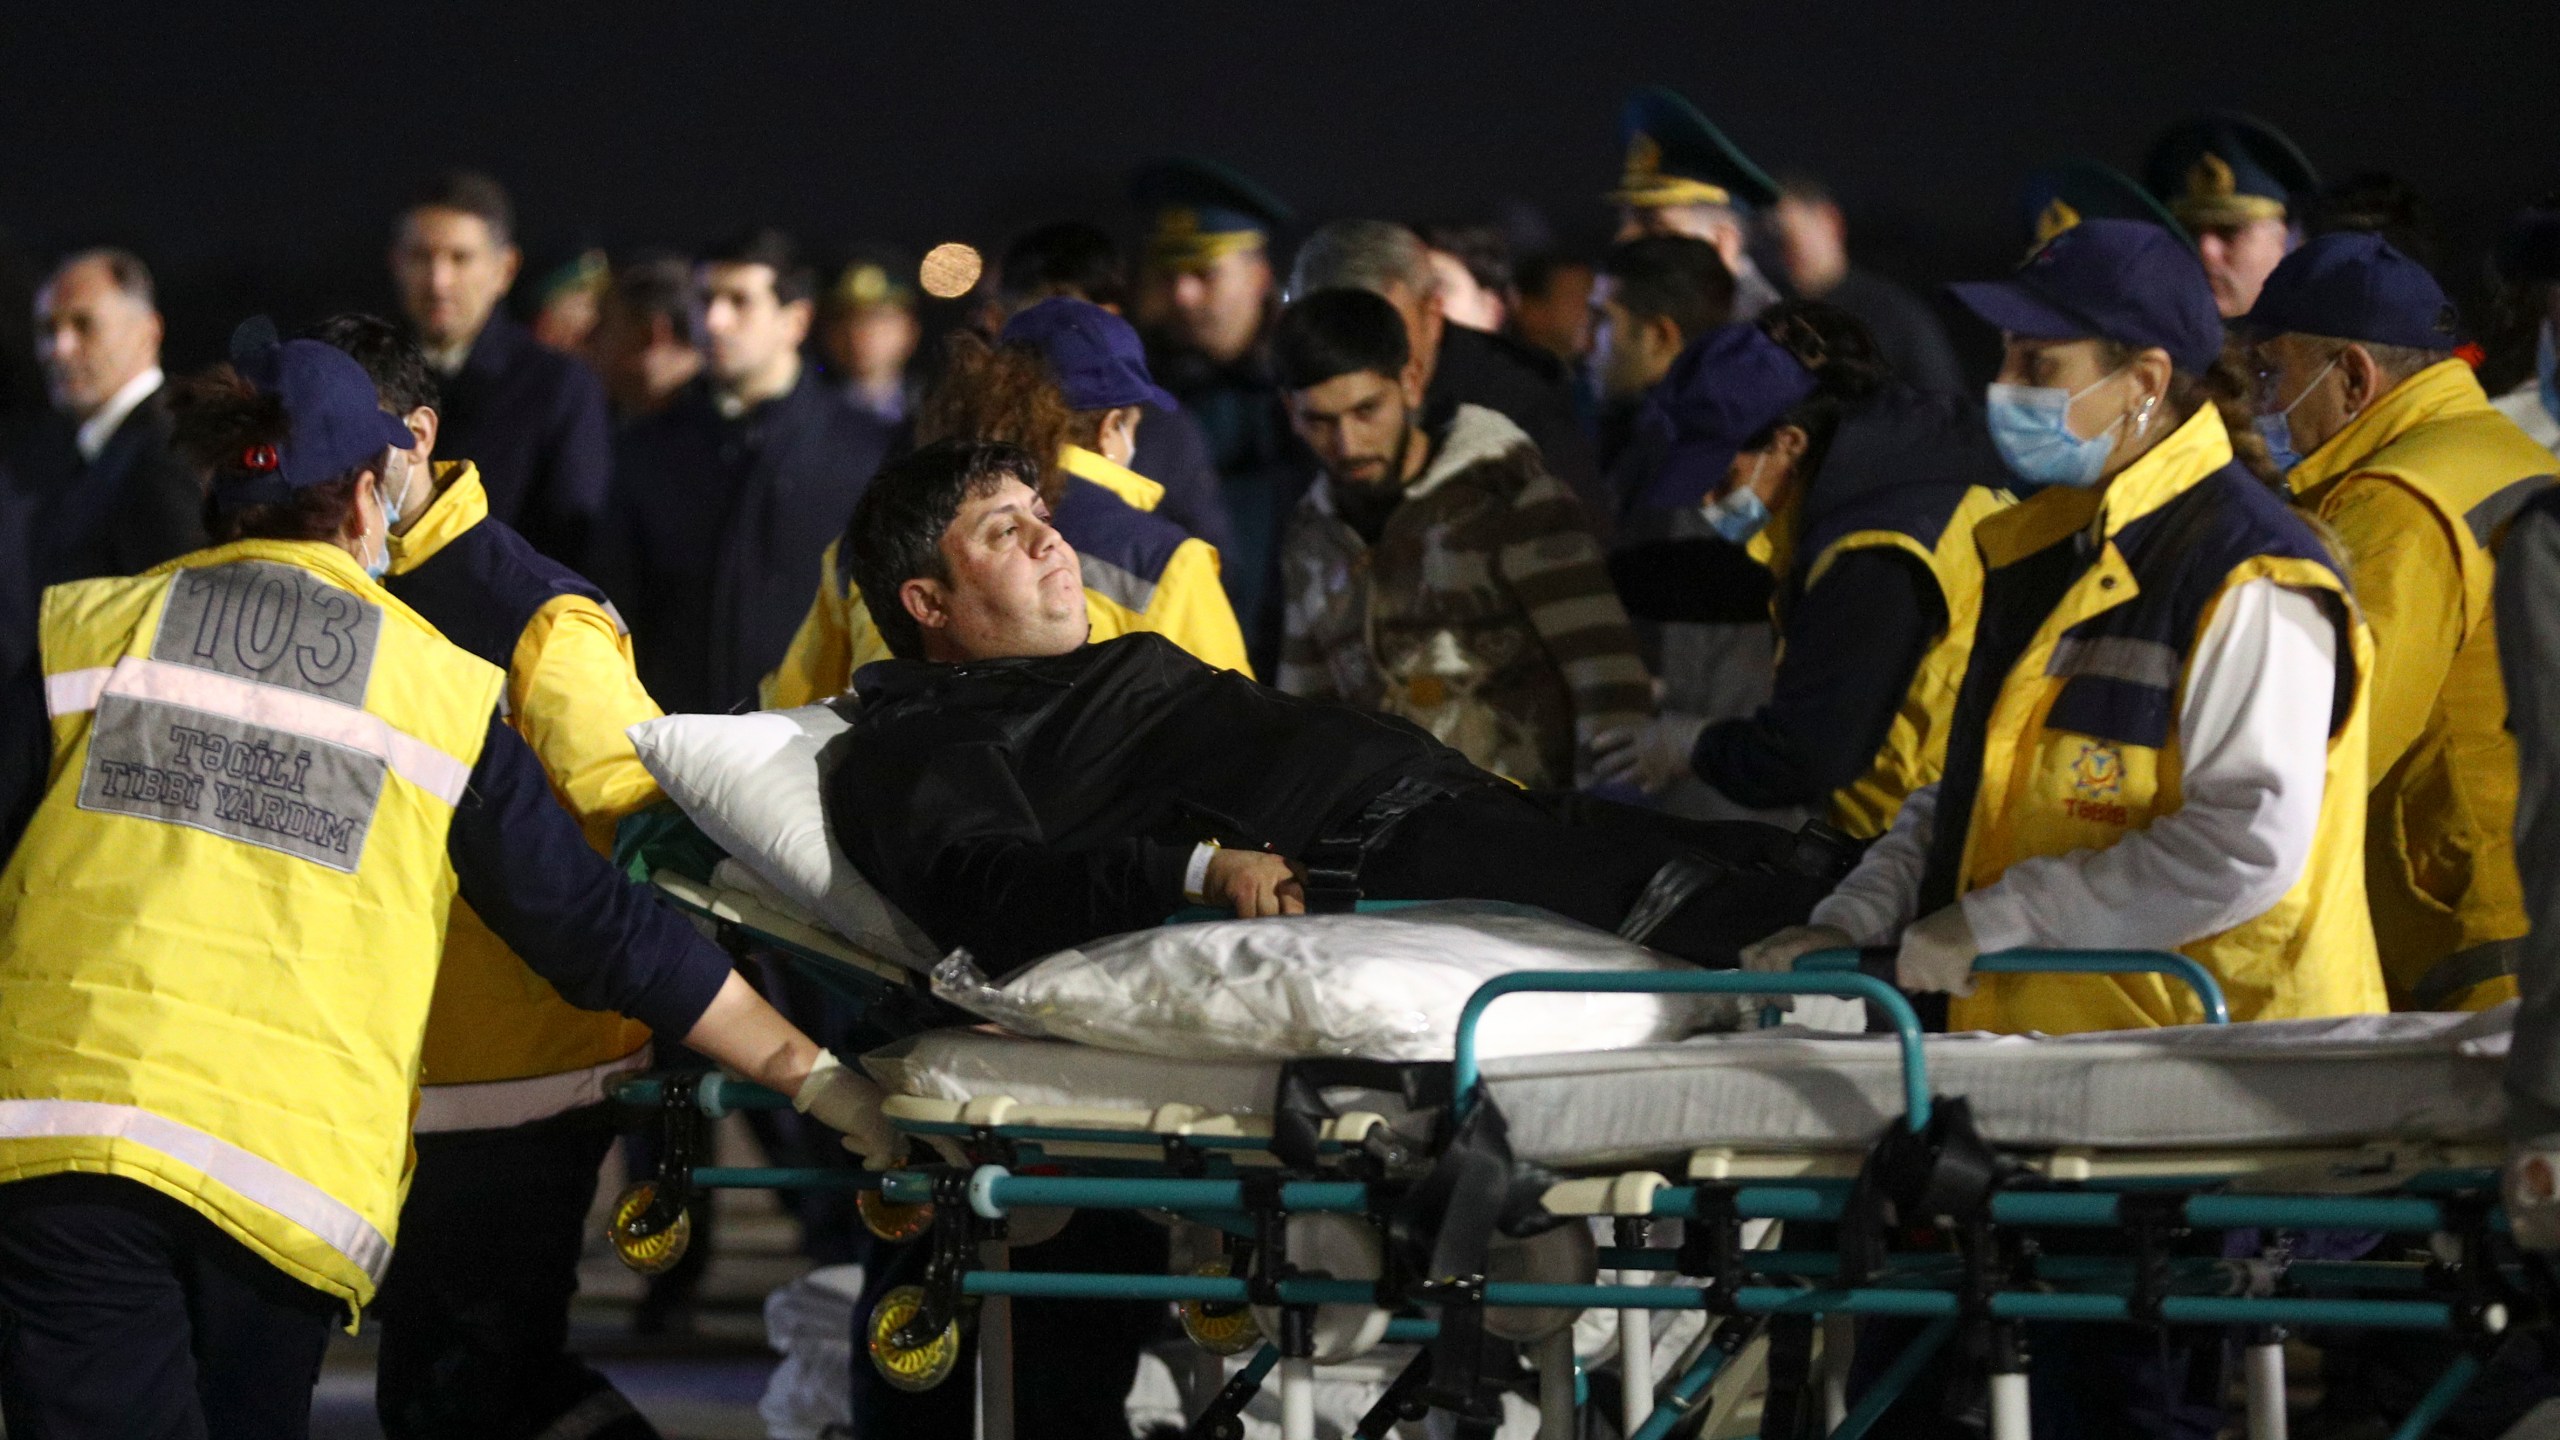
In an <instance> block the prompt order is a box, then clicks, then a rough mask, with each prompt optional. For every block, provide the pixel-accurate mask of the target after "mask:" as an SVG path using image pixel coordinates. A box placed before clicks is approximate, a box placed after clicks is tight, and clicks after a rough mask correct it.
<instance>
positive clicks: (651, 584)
mask: <svg viewBox="0 0 2560 1440" xmlns="http://www.w3.org/2000/svg"><path fill="white" fill-rule="evenodd" d="M887 448H888V433H887V431H886V430H885V429H884V428H883V427H882V426H881V424H880V422H879V421H877V420H874V419H873V418H871V417H870V416H868V415H866V414H863V413H862V412H861V411H858V410H856V409H854V408H853V407H852V406H851V405H848V404H846V403H845V401H844V399H843V397H842V396H840V395H838V394H837V393H836V392H835V390H834V388H833V387H832V386H829V385H827V384H826V383H825V382H824V381H823V380H822V379H821V378H820V377H819V376H818V375H817V373H816V372H815V371H814V370H811V369H804V370H803V371H802V372H801V375H800V381H799V383H798V384H796V385H794V386H793V387H792V388H791V389H790V391H789V392H787V393H785V394H784V395H782V396H781V397H779V398H777V399H774V400H771V401H768V402H766V403H765V404H763V405H760V406H758V407H756V408H755V409H754V410H752V411H749V412H748V413H747V414H745V415H742V416H740V417H738V418H736V419H734V420H732V419H728V418H725V417H723V416H722V415H721V414H720V412H719V410H718V408H717V407H716V406H715V405H714V404H713V401H712V397H711V391H710V388H709V387H708V386H707V385H706V384H704V383H703V382H701V381H696V382H694V383H693V384H692V385H690V386H688V387H686V389H685V390H684V392H683V393H682V394H681V395H679V396H678V397H677V398H676V400H675V401H674V402H673V403H672V404H670V405H669V406H668V407H667V408H666V409H664V410H662V411H660V412H658V413H657V414H655V415H651V416H648V417H646V418H645V419H642V420H639V421H636V422H634V423H633V424H632V425H631V427H630V428H629V429H627V430H625V431H623V432H622V435H621V437H620V438H619V439H618V440H617V441H616V442H615V444H614V476H615V480H614V501H613V506H612V509H611V511H610V512H609V515H608V517H607V522H606V525H605V527H604V531H603V536H602V541H601V543H600V544H599V546H598V548H597V556H596V563H595V565H594V567H593V568H592V569H591V570H590V571H589V572H588V573H590V574H591V575H592V576H593V577H594V578H595V580H596V583H597V584H598V585H600V586H601V587H602V588H603V590H604V592H605V593H606V594H607V595H610V596H612V597H613V601H614V604H615V605H616V606H618V607H619V608H620V609H621V611H622V617H623V619H624V620H625V621H626V622H627V623H628V624H629V625H630V626H631V636H632V641H633V644H634V646H635V647H636V649H637V651H638V657H639V669H640V680H641V683H642V684H644V685H646V686H647V687H648V689H649V693H650V695H652V696H653V697H655V698H656V700H657V701H658V703H659V704H661V705H663V706H665V707H666V708H667V709H668V710H670V711H695V712H718V711H725V710H729V709H732V708H735V707H737V706H739V705H742V704H748V703H752V701H753V699H754V697H755V693H756V682H758V681H759V680H761V679H763V678H764V675H765V672H766V671H768V670H771V669H772V668H773V667H774V666H775V665H776V664H778V663H780V661H781V659H782V656H783V652H784V651H786V650H788V649H789V648H790V647H791V634H792V631H793V630H794V629H795V628H796V627H797V626H798V625H799V623H800V617H801V616H802V615H803V614H804V613H806V612H807V610H808V608H809V597H810V596H811V595H813V594H815V593H817V589H818V557H819V555H820V554H821V553H822V552H824V551H825V549H826V548H827V542H828V541H829V540H832V539H834V538H835V537H836V536H838V535H840V534H842V533H844V527H845V522H846V521H847V520H849V519H851V518H852V516H853V502H854V501H855V500H856V499H857V498H859V497H860V496H861V494H862V489H863V487H864V486H866V485H868V484H870V483H871V475H872V472H873V471H875V470H877V469H878V468H879V467H880V461H881V458H882V456H883V455H884V454H885V453H886V451H887Z"/></svg>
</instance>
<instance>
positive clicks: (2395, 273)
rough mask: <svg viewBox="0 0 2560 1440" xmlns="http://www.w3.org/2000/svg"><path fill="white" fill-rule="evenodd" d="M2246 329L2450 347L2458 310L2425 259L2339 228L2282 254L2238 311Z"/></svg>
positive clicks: (2458, 327) (2263, 334) (2458, 339)
mask: <svg viewBox="0 0 2560 1440" xmlns="http://www.w3.org/2000/svg"><path fill="white" fill-rule="evenodd" d="M2240 324H2241V325H2243V326H2245V327H2246V328H2247V330H2248V332H2249V334H2250V335H2252V336H2254V337H2256V338H2258V339H2261V340H2263V339H2266V338H2267V337H2269V336H2272V335H2325V336H2329V337H2330V338H2332V339H2337V340H2361V341H2364V342H2365V343H2366V344H2368V345H2406V346H2409V347H2411V348H2412V349H2417V350H2450V349H2452V348H2453V347H2455V346H2456V345H2459V344H2461V343H2462V322H2461V314H2460V312H2458V311H2457V310H2455V309H2454V307H2453V301H2452V300H2451V299H2450V298H2448V297H2447V296H2446V295H2445V293H2444V287H2443V286H2441V285H2439V284H2437V283H2436V277H2434V276H2433V275H2430V274H2428V273H2427V267H2426V266H2424V265H2421V264H2419V263H2418V262H2417V261H2415V260H2412V259H2410V258H2409V257H2408V256H2406V255H2403V254H2401V253H2400V252H2399V251H2397V250H2394V249H2393V248H2391V243H2390V242H2389V241H2387V240H2385V239H2383V238H2382V237H2381V236H2379V235H2375V234H2371V233H2368V232H2365V231H2357V230H2341V231H2338V232H2337V233H2335V234H2330V235H2322V236H2320V237H2318V238H2317V239H2314V240H2312V241H2310V242H2309V243H2307V244H2305V245H2304V246H2303V247H2302V248H2301V249H2299V250H2296V251H2294V252H2293V253H2292V254H2290V255H2287V256H2286V257H2284V263H2282V264H2280V265H2278V266H2276V268H2275V271H2274V273H2272V274H2270V275H2268V276H2267V283H2266V287H2265V288H2264V289H2262V290H2260V291H2259V292H2258V303H2257V304H2256V305H2254V306H2252V307H2250V310H2249V313H2248V314H2247V315H2244V316H2242V317H2241V319H2240Z"/></svg>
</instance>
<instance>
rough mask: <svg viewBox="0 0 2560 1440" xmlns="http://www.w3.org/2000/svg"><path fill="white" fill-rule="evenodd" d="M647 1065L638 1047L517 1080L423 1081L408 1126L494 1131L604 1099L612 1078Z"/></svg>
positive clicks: (424, 1131)
mask: <svg viewBox="0 0 2560 1440" xmlns="http://www.w3.org/2000/svg"><path fill="white" fill-rule="evenodd" d="M648 1068H649V1047H648V1046H646V1045H643V1046H641V1047H640V1048H639V1049H637V1050H634V1051H632V1052H631V1053H630V1054H628V1055H625V1056H623V1057H621V1058H620V1059H618V1060H607V1061H605V1062H604V1063H603V1064H601V1065H590V1066H588V1067H587V1068H585V1069H583V1070H564V1071H562V1072H560V1073H559V1074H557V1075H535V1076H530V1077H528V1078H526V1079H522V1080H483V1081H477V1082H474V1083H471V1084H466V1085H424V1086H420V1087H419V1089H418V1114H417V1118H416V1119H415V1120H413V1121H412V1122H410V1127H409V1128H410V1129H412V1130H415V1131H416V1132H417V1133H419V1134H421V1135H434V1134H441V1133H443V1132H445V1131H448V1130H500V1129H504V1128H506V1127H508V1126H510V1125H530V1124H532V1123H533V1122H534V1121H536V1120H548V1119H550V1118H551V1117H552V1116H554V1115H565V1114H567V1113H569V1112H570V1111H572V1110H575V1109H578V1108H579V1107H581V1106H586V1105H593V1104H596V1103H597V1102H599V1101H601V1100H604V1099H605V1098H607V1087H609V1086H610V1085H611V1084H612V1083H613V1082H614V1080H615V1079H617V1078H618V1077H621V1076H624V1075H628V1074H631V1073H632V1072H634V1071H637V1070H646V1069H648Z"/></svg>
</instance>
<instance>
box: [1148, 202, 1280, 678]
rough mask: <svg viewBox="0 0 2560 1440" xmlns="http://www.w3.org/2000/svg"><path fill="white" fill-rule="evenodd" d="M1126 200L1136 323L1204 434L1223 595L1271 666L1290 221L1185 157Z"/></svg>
mask: <svg viewBox="0 0 2560 1440" xmlns="http://www.w3.org/2000/svg"><path fill="white" fill-rule="evenodd" d="M1130 195H1131V198H1132V199H1133V200H1134V201H1136V203H1137V205H1138V206H1139V208H1140V210H1141V211H1143V212H1144V214H1145V216H1146V233H1147V240H1146V248H1145V260H1144V263H1143V264H1142V265H1141V267H1140V271H1139V283H1138V294H1137V297H1136V301H1137V303H1136V305H1135V307H1134V314H1133V316H1132V318H1133V319H1134V320H1135V321H1136V322H1137V325H1138V328H1139V331H1140V332H1141V333H1142V334H1144V335H1145V336H1146V339H1147V365H1148V368H1149V369H1150V370H1152V371H1153V372H1154V373H1155V376H1156V379H1157V381H1158V383H1160V384H1162V385H1163V386H1164V388H1165V389H1166V390H1168V391H1170V392H1171V393H1172V394H1173V396H1174V398H1175V399H1176V400H1178V401H1180V402H1181V405H1182V408H1183V409H1185V410H1187V411H1189V412H1190V413H1191V416H1192V418H1194V419H1196V420H1198V421H1199V422H1200V428H1201V430H1202V431H1203V432H1204V433H1206V434H1207V436H1208V437H1209V454H1210V459H1211V460H1212V461H1213V462H1214V463H1215V464H1216V465H1217V467H1218V480H1219V485H1220V487H1221V488H1222V489H1223V490H1224V491H1225V494H1226V502H1227V512H1228V515H1229V517H1230V519H1231V520H1232V522H1233V525H1234V531H1233V534H1234V540H1233V543H1232V545H1231V546H1230V547H1229V549H1228V550H1227V552H1226V555H1225V560H1226V567H1225V575H1226V586H1227V594H1228V596H1229V597H1230V598H1231V599H1232V600H1233V601H1234V602H1235V612H1236V617H1237V619H1238V620H1240V621H1242V622H1243V625H1244V631H1245V637H1246V642H1247V644H1248V645H1249V646H1250V647H1251V649H1252V651H1253V655H1254V660H1255V663H1256V664H1258V665H1261V666H1262V667H1263V668H1265V669H1268V668H1269V665H1270V662H1271V660H1272V658H1273V657H1274V655H1275V654H1276V652H1277V647H1278V645H1279V637H1280V607H1279V598H1278V597H1279V581H1280V531H1281V527H1282V526H1283V525H1284V524H1285V523H1286V522H1287V520H1288V517H1289V512H1290V511H1291V509H1292V508H1294V507H1295V506H1296V505H1297V503H1298V495H1299V493H1300V492H1301V491H1302V490H1303V489H1304V488H1305V485H1306V473H1305V472H1306V464H1305V459H1304V453H1303V451H1302V450H1301V449H1300V448H1299V446H1298V443H1297V439H1296V437H1295V436H1294V435H1292V434H1291V433H1290V430H1289V417H1288V415H1287V413H1286V412H1285V411H1284V410H1283V409H1282V408H1281V401H1280V390H1279V387H1278V385H1277V384H1275V383H1274V382H1273V380H1272V378H1271V366H1270V361H1269V359H1268V357H1266V356H1265V354H1264V353H1263V337H1264V335H1265V333H1266V332H1267V331H1268V330H1269V328H1270V324H1271V317H1272V315H1273V313H1274V312H1275V309H1276V301H1277V298H1278V296H1277V290H1278V287H1277V285H1276V283H1275V280H1274V276H1273V271H1272V266H1271V255H1270V248H1271V236H1272V232H1273V231H1275V230H1277V229H1278V228H1280V227H1281V226H1284V225H1287V224H1288V223H1290V221H1291V220H1293V219H1294V218H1295V216H1294V214H1293V212H1292V211H1291V210H1290V209H1289V207H1288V205H1287V204H1285V203H1283V202H1282V201H1281V200H1280V198H1279V197H1278V196H1276V195H1273V194H1272V193H1271V192H1270V191H1268V190H1266V189H1264V188H1262V187H1261V186H1260V185H1258V184H1255V183H1254V182H1253V181H1252V180H1249V179H1247V178H1246V177H1244V176H1243V175H1240V174H1238V173H1236V172H1235V171H1233V170H1230V169H1228V168H1227V167H1226V166H1223V165H1220V164H1217V163H1216V162H1214V161H1209V160H1200V159H1193V158H1188V157H1178V158H1175V159H1170V160H1162V161H1158V162H1156V163H1154V164H1152V165H1148V166H1146V167H1144V168H1143V169H1141V170H1140V171H1139V172H1138V173H1137V175H1136V176H1135V177H1134V178H1133V180H1132V181H1131V183H1130Z"/></svg>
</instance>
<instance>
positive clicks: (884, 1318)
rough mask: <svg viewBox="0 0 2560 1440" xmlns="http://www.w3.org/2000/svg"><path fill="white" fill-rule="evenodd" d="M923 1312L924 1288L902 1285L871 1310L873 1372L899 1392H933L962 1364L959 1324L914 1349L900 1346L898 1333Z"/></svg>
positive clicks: (955, 1323)
mask: <svg viewBox="0 0 2560 1440" xmlns="http://www.w3.org/2000/svg"><path fill="white" fill-rule="evenodd" d="M923 1311H924V1287H923V1286H921V1285H901V1286H899V1287H898V1288H896V1289H894V1290H892V1291H890V1292H889V1293H888V1294H886V1295H883V1296H881V1297H880V1303H879V1304H878V1305H876V1306H874V1307H872V1310H871V1347H870V1348H871V1368H872V1369H874V1370H877V1371H879V1372H880V1378H881V1379H883V1380H886V1381H888V1382H889V1383H890V1384H891V1385H892V1386H894V1387H896V1388H897V1389H900V1390H906V1391H910V1392H915V1391H924V1390H930V1389H932V1388H933V1387H934V1386H936V1385H939V1384H941V1383H942V1382H943V1381H945V1380H948V1379H950V1378H951V1371H952V1369H953V1368H954V1367H955V1366H957V1365H958V1364H959V1363H960V1322H959V1321H957V1320H954V1321H952V1322H951V1323H950V1324H948V1325H945V1326H943V1327H942V1333H941V1334H939V1335H936V1336H934V1337H933V1338H932V1339H931V1340H928V1341H926V1342H925V1343H924V1344H922V1345H917V1346H913V1347H909V1346H904V1345H900V1344H899V1343H897V1337H898V1331H899V1330H900V1329H901V1328H902V1327H904V1326H905V1325H906V1324H907V1322H908V1321H910V1320H913V1319H915V1318H916V1316H918V1315H920V1314H922V1313H923Z"/></svg>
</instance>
